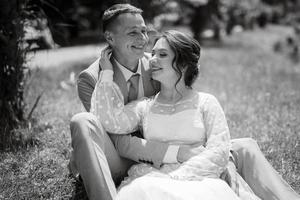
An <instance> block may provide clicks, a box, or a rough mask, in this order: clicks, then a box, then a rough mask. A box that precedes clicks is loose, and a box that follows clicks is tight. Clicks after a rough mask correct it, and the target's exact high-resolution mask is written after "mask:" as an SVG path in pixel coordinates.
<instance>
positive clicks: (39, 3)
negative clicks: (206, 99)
mask: <svg viewBox="0 0 300 200" xmlns="http://www.w3.org/2000/svg"><path fill="white" fill-rule="evenodd" d="M116 3H130V4H133V5H135V6H136V7H139V8H141V9H143V11H144V13H143V16H144V18H145V21H146V24H147V26H148V35H149V36H150V38H152V39H153V38H155V37H156V35H157V33H158V32H159V31H163V30H166V29H178V30H180V31H184V32H186V33H188V34H190V35H192V36H193V37H194V38H196V39H197V40H198V41H199V42H200V44H201V46H202V53H201V59H200V64H201V70H200V76H199V79H198V80H197V81H196V82H195V84H194V88H195V89H197V90H199V91H204V92H208V93H211V94H213V95H215V96H216V97H217V99H218V100H219V101H220V103H221V105H222V107H223V108H224V111H225V114H226V117H227V121H228V125H229V128H230V132H231V137H232V138H239V137H251V138H254V139H255V140H256V141H257V142H258V144H259V147H260V148H261V150H262V151H263V153H264V155H265V156H266V157H267V159H268V161H269V162H270V163H271V164H272V166H274V168H275V169H276V170H277V171H278V172H279V173H280V175H282V177H283V178H284V179H285V180H286V181H287V182H288V183H289V184H290V185H291V186H292V188H293V189H294V190H295V191H297V192H298V193H300V118H299V116H300V88H299V85H300V63H299V61H300V52H299V48H300V0H123V1H117V0H1V1H0V64H1V66H0V199H72V200H73V199H87V196H86V193H85V190H84V187H83V185H82V183H81V182H78V181H76V180H75V179H74V178H73V177H71V176H70V173H69V171H68V163H69V158H70V152H71V149H72V148H71V137H70V131H69V122H70V119H71V117H72V116H73V115H74V114H76V113H78V112H82V111H84V110H83V108H82V104H81V102H80V101H79V98H78V96H77V89H76V79H77V76H78V74H79V73H80V72H81V71H82V70H84V69H86V68H87V67H88V66H89V65H90V64H91V63H93V62H94V60H95V59H96V58H98V57H99V54H100V51H101V49H102V48H103V47H104V45H105V43H104V39H103V35H102V27H101V16H102V13H103V12H104V10H105V9H107V8H108V7H110V6H111V5H113V4H116ZM152 42H153V40H150V42H149V46H148V49H147V51H151V47H152V45H153V43H152Z"/></svg>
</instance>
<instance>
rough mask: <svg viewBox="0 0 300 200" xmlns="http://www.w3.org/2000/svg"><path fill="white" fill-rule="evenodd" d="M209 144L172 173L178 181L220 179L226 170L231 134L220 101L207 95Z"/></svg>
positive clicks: (206, 127) (204, 116) (205, 119)
mask: <svg viewBox="0 0 300 200" xmlns="http://www.w3.org/2000/svg"><path fill="white" fill-rule="evenodd" d="M202 106H203V107H202V112H200V113H199V114H202V116H199V117H203V120H204V124H205V129H206V137H207V142H206V145H205V147H204V148H203V151H202V152H201V153H199V154H198V155H197V156H194V157H192V158H191V159H189V160H188V161H186V162H184V163H183V164H182V165H181V167H180V168H178V169H177V170H176V171H173V172H172V173H171V176H173V177H174V178H178V179H199V178H201V177H212V178H219V177H220V174H221V173H222V172H223V171H224V170H225V168H226V166H227V164H228V159H229V150H230V134H229V129H228V125H227V121H226V118H225V115H224V112H223V109H222V107H221V106H220V104H219V102H218V100H217V99H216V98H215V97H214V96H212V95H207V97H206V101H205V102H204V104H203V105H202Z"/></svg>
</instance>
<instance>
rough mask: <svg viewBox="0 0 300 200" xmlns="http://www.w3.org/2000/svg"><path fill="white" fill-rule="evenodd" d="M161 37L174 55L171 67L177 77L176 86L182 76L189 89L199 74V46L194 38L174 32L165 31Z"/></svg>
mask: <svg viewBox="0 0 300 200" xmlns="http://www.w3.org/2000/svg"><path fill="white" fill-rule="evenodd" d="M161 37H162V38H165V39H166V41H167V42H168V43H169V45H170V47H171V49H172V51H173V52H174V53H175V57H174V60H173V63H172V67H173V69H174V70H175V71H176V72H177V73H178V75H179V78H178V80H177V82H176V85H177V83H178V82H179V81H180V79H181V77H182V76H183V74H184V83H185V85H186V86H187V87H189V88H191V86H192V84H193V83H194V81H195V80H196V78H197V77H198V74H199V64H198V61H199V59H200V51H201V47H200V44H199V43H198V41H197V40H195V39H194V38H192V37H190V36H188V35H186V34H184V33H181V32H179V31H175V30H169V31H165V32H164V33H163V34H162V36H161Z"/></svg>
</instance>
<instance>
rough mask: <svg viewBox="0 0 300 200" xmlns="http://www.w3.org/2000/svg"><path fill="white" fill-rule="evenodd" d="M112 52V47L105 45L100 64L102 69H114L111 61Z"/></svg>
mask: <svg viewBox="0 0 300 200" xmlns="http://www.w3.org/2000/svg"><path fill="white" fill-rule="evenodd" d="M111 53H112V48H111V47H110V46H107V47H105V48H104V49H103V50H102V51H101V56H100V60H99V64H100V66H101V69H102V70H113V66H112V64H111V62H110V55H111Z"/></svg>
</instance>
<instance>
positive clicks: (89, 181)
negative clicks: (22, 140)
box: [70, 112, 300, 200]
mask: <svg viewBox="0 0 300 200" xmlns="http://www.w3.org/2000/svg"><path fill="white" fill-rule="evenodd" d="M70 129H71V137H72V147H73V152H72V154H71V159H70V169H71V172H72V174H73V175H74V176H78V174H80V176H81V178H82V180H83V183H84V187H85V189H86V191H87V194H88V197H89V199H90V200H94V199H103V200H110V199H114V198H115V197H116V193H117V192H116V186H115V183H118V182H120V180H122V179H123V178H124V177H125V176H126V174H127V170H128V169H129V168H130V166H132V164H134V162H133V161H130V160H128V159H125V158H121V157H120V156H119V154H118V152H117V151H116V149H115V147H114V145H113V142H112V140H111V138H110V137H109V135H108V134H107V133H106V131H105V130H104V129H103V127H102V125H101V124H100V122H98V120H97V118H96V116H94V115H93V114H91V113H87V112H83V113H79V114H76V115H74V116H73V118H72V119H71V123H70ZM232 148H233V150H234V151H235V152H236V155H235V159H236V163H237V165H238V166H237V170H238V172H239V174H240V175H241V176H242V177H243V178H244V179H245V181H246V182H247V183H248V184H249V186H250V187H251V188H252V190H253V191H254V193H255V194H256V195H257V196H259V197H260V198H262V199H264V200H286V199H289V200H300V197H299V195H297V194H296V193H295V191H293V189H292V188H291V187H290V186H289V185H288V184H287V183H286V182H285V181H284V180H283V179H282V178H281V177H280V175H279V174H278V173H277V172H276V171H275V169H274V168H273V167H272V166H271V165H270V164H269V162H268V161H267V160H266V158H265V157H264V155H263V153H262V152H261V151H260V149H259V147H258V145H257V143H256V141H255V140H253V139H250V138H241V139H233V140H232Z"/></svg>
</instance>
